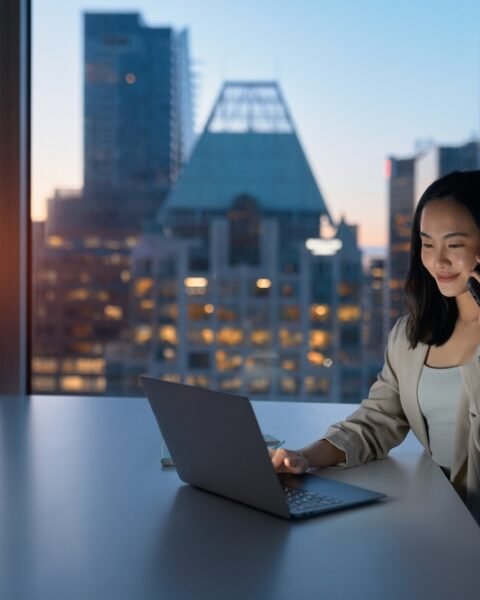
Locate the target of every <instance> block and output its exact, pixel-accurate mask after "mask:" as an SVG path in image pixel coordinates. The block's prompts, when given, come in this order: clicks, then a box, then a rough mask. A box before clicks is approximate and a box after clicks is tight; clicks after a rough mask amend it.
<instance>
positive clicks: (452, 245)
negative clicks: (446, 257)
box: [449, 244, 464, 248]
mask: <svg viewBox="0 0 480 600" xmlns="http://www.w3.org/2000/svg"><path fill="white" fill-rule="evenodd" d="M463 246H464V245H463V244H450V245H449V248H463Z"/></svg>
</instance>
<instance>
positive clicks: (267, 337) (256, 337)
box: [250, 329, 272, 346]
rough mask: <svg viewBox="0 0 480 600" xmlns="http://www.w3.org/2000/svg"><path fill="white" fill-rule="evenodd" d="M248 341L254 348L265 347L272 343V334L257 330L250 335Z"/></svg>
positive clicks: (265, 330) (264, 330)
mask: <svg viewBox="0 0 480 600" xmlns="http://www.w3.org/2000/svg"><path fill="white" fill-rule="evenodd" d="M250 340H251V342H252V344H254V345H255V346H265V345H266V344H270V342H271V341H272V334H271V332H270V331H268V330H267V329H257V330H256V331H252V333H251V334H250Z"/></svg>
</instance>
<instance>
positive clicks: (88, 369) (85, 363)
mask: <svg viewBox="0 0 480 600" xmlns="http://www.w3.org/2000/svg"><path fill="white" fill-rule="evenodd" d="M62 371H63V372H64V373H78V374H80V373H81V374H84V375H104V374H105V359H104V358H67V359H65V360H63V361H62Z"/></svg>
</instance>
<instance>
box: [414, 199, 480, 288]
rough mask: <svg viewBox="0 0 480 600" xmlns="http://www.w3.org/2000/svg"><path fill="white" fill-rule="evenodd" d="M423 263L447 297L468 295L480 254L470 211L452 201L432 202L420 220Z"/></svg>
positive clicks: (478, 236)
mask: <svg viewBox="0 0 480 600" xmlns="http://www.w3.org/2000/svg"><path fill="white" fill-rule="evenodd" d="M420 238H421V244H422V263H423V266H424V267H425V268H426V269H427V271H428V272H429V273H430V275H431V276H432V277H433V278H434V279H435V281H436V282H437V285H438V289H439V290H440V292H441V293H442V294H443V295H444V296H449V297H455V296H459V295H460V294H463V293H465V292H466V291H467V280H468V277H469V275H470V271H471V270H472V269H473V268H474V266H475V265H476V264H477V263H476V260H475V256H476V255H478V254H480V230H479V229H478V227H477V225H476V223H475V221H474V220H473V217H472V215H471V213H470V211H469V210H468V209H467V208H465V207H464V206H463V205H462V204H459V203H458V202H456V201H455V200H454V199H453V198H441V199H439V200H432V201H431V202H429V203H428V204H427V205H426V206H425V208H424V209H423V211H422V216H421V218H420Z"/></svg>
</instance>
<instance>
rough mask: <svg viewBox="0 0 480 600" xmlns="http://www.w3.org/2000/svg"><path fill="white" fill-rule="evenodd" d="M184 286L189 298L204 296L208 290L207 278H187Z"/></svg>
mask: <svg viewBox="0 0 480 600" xmlns="http://www.w3.org/2000/svg"><path fill="white" fill-rule="evenodd" d="M184 284H185V292H186V293H187V295H188V296H204V295H205V294H206V293H207V290H208V279H207V278H206V277H186V278H185V280H184Z"/></svg>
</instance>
